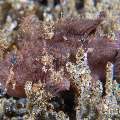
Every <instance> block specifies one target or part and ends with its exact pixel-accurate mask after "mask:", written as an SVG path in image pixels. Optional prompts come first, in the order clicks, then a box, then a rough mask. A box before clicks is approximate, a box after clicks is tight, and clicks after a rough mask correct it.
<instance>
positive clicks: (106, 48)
mask: <svg viewBox="0 0 120 120" xmlns="http://www.w3.org/2000/svg"><path fill="white" fill-rule="evenodd" d="M101 21H102V20H101V19H97V20H83V19H78V18H72V19H70V18H68V19H65V20H59V21H58V22H56V23H55V24H54V29H53V32H54V35H53V36H52V38H46V37H45V36H44V33H45V30H44V29H43V23H42V22H40V21H39V20H38V19H37V18H36V17H35V16H34V15H33V16H28V17H26V18H24V19H23V21H22V23H21V26H20V30H19V31H20V34H19V36H18V39H17V41H16V43H17V46H18V50H17V53H14V50H13V51H11V52H9V53H8V54H7V55H6V56H5V59H4V60H3V61H2V62H1V63H0V80H1V82H2V84H3V85H4V86H5V83H6V81H7V80H8V77H9V74H10V68H11V66H12V63H11V62H10V60H11V57H12V55H13V54H15V55H16V63H15V64H14V65H13V71H14V80H15V81H16V86H15V89H12V85H10V84H9V85H8V91H7V93H8V94H9V95H11V96H15V97H25V92H24V84H25V82H26V81H27V80H29V81H33V82H38V81H39V80H41V82H43V81H45V82H46V84H48V83H47V82H48V81H50V77H49V75H50V72H47V73H44V72H43V70H42V67H43V64H42V63H41V62H40V61H39V59H40V58H41V57H42V52H43V49H44V48H45V49H46V51H47V53H48V54H49V55H52V56H53V57H54V60H53V61H54V62H53V65H54V70H56V71H59V69H60V68H61V67H64V73H65V74H64V80H66V81H67V83H68V86H64V85H63V88H61V84H65V82H64V81H63V82H62V83H61V84H60V85H58V86H55V90H56V89H57V90H58V91H64V90H66V89H68V88H69V87H70V89H72V88H71V87H73V89H74V86H69V83H70V84H72V80H71V79H70V75H69V73H67V71H66V68H65V64H66V62H68V61H71V62H74V63H75V62H76V59H75V55H76V53H77V50H78V48H79V47H81V45H82V46H83V48H84V49H85V50H87V48H92V49H93V51H89V50H88V64H89V67H90V70H91V75H92V77H93V80H101V81H102V83H103V88H104V92H103V95H105V82H106V78H105V75H106V64H107V62H108V61H110V62H115V61H114V60H115V57H116V56H117V54H118V48H119V46H118V45H117V44H116V43H115V42H114V41H111V40H110V39H108V38H106V37H99V36H97V35H95V31H96V29H97V26H99V24H100V23H101ZM86 41H87V42H86ZM68 55H69V57H67V56H68ZM48 68H49V66H48Z"/></svg>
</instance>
